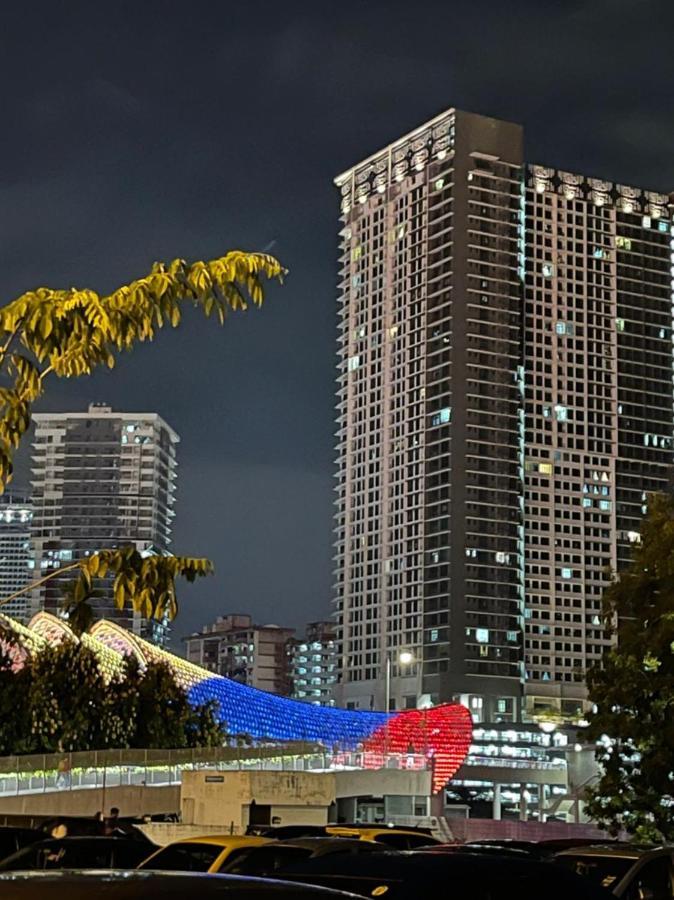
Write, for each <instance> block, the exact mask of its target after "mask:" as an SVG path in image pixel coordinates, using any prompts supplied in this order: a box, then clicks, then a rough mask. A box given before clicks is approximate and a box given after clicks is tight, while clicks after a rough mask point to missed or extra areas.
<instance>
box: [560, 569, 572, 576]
mask: <svg viewBox="0 0 674 900" xmlns="http://www.w3.org/2000/svg"><path fill="white" fill-rule="evenodd" d="M571 575H572V572H571V569H562V578H571Z"/></svg>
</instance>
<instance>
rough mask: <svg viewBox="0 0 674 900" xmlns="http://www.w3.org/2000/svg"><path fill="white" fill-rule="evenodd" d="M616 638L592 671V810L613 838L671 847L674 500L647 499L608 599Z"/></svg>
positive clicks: (608, 614)
mask: <svg viewBox="0 0 674 900" xmlns="http://www.w3.org/2000/svg"><path fill="white" fill-rule="evenodd" d="M604 617H605V622H606V627H607V629H608V630H609V632H610V633H611V634H612V635H613V636H614V637H615V638H616V639H617V645H616V646H615V647H614V649H612V650H610V651H609V652H608V653H607V654H605V656H604V659H603V661H602V664H601V666H595V667H594V668H592V669H591V670H590V671H589V672H588V686H589V698H590V701H591V702H592V703H593V704H594V709H595V711H594V712H593V713H592V715H591V717H590V724H589V728H588V737H589V738H590V739H591V740H594V741H598V742H599V743H598V749H597V759H598V761H599V763H600V765H601V768H602V774H601V778H600V780H599V782H598V784H597V785H596V786H595V787H594V788H592V789H591V790H590V791H589V792H588V805H587V811H588V813H589V815H590V816H591V817H592V818H593V819H595V820H596V821H597V822H598V823H599V824H600V825H601V826H602V827H605V828H607V829H608V830H609V831H610V833H611V834H617V833H618V832H619V831H621V830H623V829H624V830H626V831H629V832H632V833H634V834H636V835H637V836H638V837H640V838H644V839H655V840H666V841H671V840H674V498H673V497H671V496H664V495H653V496H651V497H649V503H648V514H647V516H646V518H645V519H644V522H643V526H642V530H641V540H640V542H637V543H635V545H634V550H633V558H632V563H631V565H630V567H629V568H628V569H626V570H625V571H624V572H622V573H621V575H620V577H619V578H618V579H617V580H616V581H614V582H613V583H612V584H611V585H610V587H609V588H608V589H607V590H606V592H605V594H604Z"/></svg>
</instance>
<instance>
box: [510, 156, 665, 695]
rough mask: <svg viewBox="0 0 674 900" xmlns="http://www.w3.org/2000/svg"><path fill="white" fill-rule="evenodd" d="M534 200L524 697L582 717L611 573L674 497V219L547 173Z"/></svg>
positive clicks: (623, 194) (652, 198) (660, 197)
mask: <svg viewBox="0 0 674 900" xmlns="http://www.w3.org/2000/svg"><path fill="white" fill-rule="evenodd" d="M526 195H527V247H526V270H527V274H526V293H525V310H524V314H525V329H526V330H525V341H524V349H525V369H526V382H527V389H526V425H527V433H526V461H525V477H526V496H525V510H526V523H525V534H526V551H525V552H526V568H527V572H526V604H527V609H526V616H527V619H526V623H527V627H526V652H525V655H526V668H527V683H526V688H527V694H528V695H529V703H530V706H533V705H538V706H549V705H554V706H557V707H561V709H562V711H563V712H568V713H573V712H575V711H576V710H577V709H578V707H579V706H580V705H581V704H582V701H583V699H584V697H585V688H584V683H583V682H584V673H585V671H586V669H587V668H588V667H589V666H590V665H592V664H593V663H596V662H598V661H599V659H600V657H601V654H602V652H603V650H604V649H605V647H606V644H607V639H606V637H605V634H604V630H603V628H602V624H601V595H602V592H603V590H604V588H605V587H606V583H607V580H608V579H610V577H611V574H610V573H611V572H615V571H616V570H619V569H620V568H621V567H623V566H624V565H625V564H626V563H627V562H628V561H629V558H630V547H631V545H632V544H633V543H634V542H635V541H638V540H639V528H640V523H641V519H642V516H643V514H644V512H645V511H646V503H647V496H648V494H649V493H650V492H654V491H668V490H670V489H671V487H672V485H671V478H672V436H673V430H674V426H673V420H672V400H673V396H672V374H673V373H672V361H673V357H672V300H673V297H674V289H673V288H674V281H673V280H672V279H673V278H674V268H673V266H674V255H673V254H674V249H673V248H674V243H673V241H674V236H673V235H674V233H673V230H672V223H671V216H672V207H671V205H670V199H669V197H668V196H666V195H664V194H660V193H657V192H654V191H645V190H641V189H638V188H633V187H627V186H625V185H621V184H618V185H614V184H612V183H610V182H607V181H601V180H599V179H596V178H589V177H585V176H582V175H576V174H571V173H569V172H561V171H556V170H554V169H549V168H544V167H542V166H531V167H529V170H528V174H527V186H526Z"/></svg>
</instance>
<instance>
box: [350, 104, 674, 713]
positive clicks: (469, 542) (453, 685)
mask: <svg viewBox="0 0 674 900" xmlns="http://www.w3.org/2000/svg"><path fill="white" fill-rule="evenodd" d="M522 138H523V134H522V129H521V128H520V127H519V126H517V125H514V124H511V123H507V122H501V121H497V120H494V119H488V118H484V117H482V116H477V115H472V114H469V113H464V112H460V111H458V110H450V111H448V112H446V113H443V114H442V115H440V116H438V117H437V118H436V119H434V120H432V121H430V122H428V123H426V124H425V125H423V126H421V127H420V128H417V129H416V130H415V131H413V132H411V133H410V134H408V135H405V136H404V137H403V138H401V139H399V140H397V141H395V142H394V143H392V144H391V145H390V146H388V147H386V148H385V149H384V150H382V151H380V152H379V153H376V154H374V155H373V156H371V157H369V158H368V159H366V160H364V161H363V162H362V163H359V164H358V165H356V166H355V167H354V168H352V169H350V170H349V171H348V172H345V173H344V174H343V175H341V176H339V178H337V180H336V183H337V186H338V187H339V189H340V194H341V210H342V230H341V232H340V251H341V256H340V294H341V296H340V321H339V366H338V371H339V375H338V431H337V438H338V445H337V449H338V462H337V465H338V471H337V507H336V522H335V537H336V591H335V603H336V616H337V619H338V623H339V642H340V684H339V686H338V699H339V700H340V701H342V702H344V703H346V704H349V705H352V706H356V707H365V708H368V707H373V706H374V707H383V706H384V705H385V703H386V699H387V698H388V700H389V704H390V706H395V707H400V706H410V705H413V704H417V705H424V704H427V703H435V702H439V701H443V700H448V699H451V698H454V697H457V698H461V699H462V700H463V701H464V702H466V703H467V704H468V705H469V706H470V708H471V710H472V712H473V713H474V715H475V717H476V718H477V719H480V718H487V719H496V718H497V717H499V716H503V715H506V716H508V717H509V718H510V717H512V716H515V717H517V716H518V715H519V711H520V701H521V698H522V697H523V695H525V694H526V695H527V698H528V701H527V702H528V705H529V706H530V707H533V706H539V707H540V706H543V705H545V706H548V705H555V706H558V707H562V708H563V709H564V711H572V710H573V711H575V710H576V709H577V708H578V706H579V705H582V702H583V700H584V698H585V690H584V683H583V680H584V673H585V670H586V668H587V666H588V665H589V664H591V663H592V662H594V661H595V660H597V659H598V658H599V655H600V653H601V650H602V647H603V646H605V644H606V638H605V635H604V632H603V629H602V627H601V622H600V618H599V616H600V599H601V593H602V590H603V587H604V586H605V584H606V582H607V579H609V578H610V570H614V571H615V569H616V568H619V567H620V565H622V564H624V563H625V561H626V559H627V558H628V556H629V547H630V543H631V542H634V541H636V540H638V539H639V534H638V532H639V527H640V525H639V523H640V518H641V515H642V513H643V511H644V509H645V505H646V495H647V493H648V492H649V491H653V490H663V489H667V487H668V486H669V484H670V478H671V474H672V433H673V427H674V423H673V416H672V408H673V407H672V401H673V395H672V332H671V328H672V313H671V301H672V275H671V267H672V264H673V262H674V260H673V258H672V246H671V241H672V233H671V226H670V212H671V210H670V207H669V201H668V198H667V197H666V196H663V195H662V194H659V193H655V192H649V191H642V190H639V189H635V188H628V187H625V186H622V185H612V184H609V183H608V182H605V181H599V180H596V179H592V178H586V177H584V176H576V175H570V174H568V173H565V172H557V171H554V170H551V169H545V168H542V167H540V166H527V165H526V164H525V162H524V157H523V150H522Z"/></svg>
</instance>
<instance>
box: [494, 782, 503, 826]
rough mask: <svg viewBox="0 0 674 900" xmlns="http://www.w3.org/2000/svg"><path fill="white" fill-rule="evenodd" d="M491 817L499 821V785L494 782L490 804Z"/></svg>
mask: <svg viewBox="0 0 674 900" xmlns="http://www.w3.org/2000/svg"><path fill="white" fill-rule="evenodd" d="M492 818H493V819H494V820H495V821H497V822H500V821H501V785H500V784H496V782H494V800H493V806H492Z"/></svg>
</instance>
